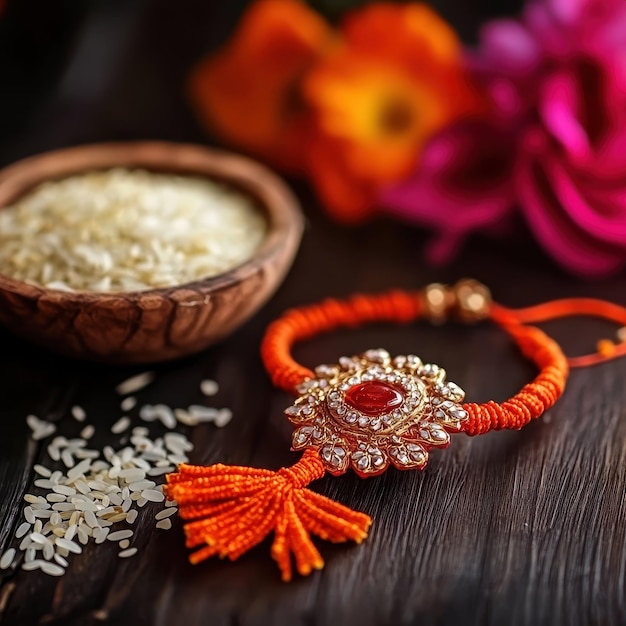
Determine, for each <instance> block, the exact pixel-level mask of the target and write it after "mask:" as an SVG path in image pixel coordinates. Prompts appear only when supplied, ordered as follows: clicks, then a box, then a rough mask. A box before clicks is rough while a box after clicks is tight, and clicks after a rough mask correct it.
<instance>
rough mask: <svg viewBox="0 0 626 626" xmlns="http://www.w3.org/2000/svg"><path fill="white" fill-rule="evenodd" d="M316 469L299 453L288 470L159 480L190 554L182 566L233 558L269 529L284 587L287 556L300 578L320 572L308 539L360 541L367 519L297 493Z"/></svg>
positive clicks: (182, 473) (219, 471)
mask: <svg viewBox="0 0 626 626" xmlns="http://www.w3.org/2000/svg"><path fill="white" fill-rule="evenodd" d="M324 473H325V469H324V466H323V464H322V462H321V460H320V458H319V456H318V454H317V452H315V451H313V450H307V451H306V452H305V453H304V455H303V456H302V458H301V459H300V460H299V461H298V462H297V463H296V464H295V465H293V466H292V467H289V468H282V469H280V470H278V471H277V472H273V471H271V470H265V469H254V468H250V467H240V466H228V465H222V464H217V465H212V466H210V467H201V466H195V465H185V464H183V465H180V466H179V468H178V471H177V472H176V473H173V474H170V475H168V477H167V486H166V493H167V496H168V497H169V498H172V499H174V500H176V501H177V502H178V506H179V512H180V515H181V517H182V518H183V519H185V520H193V521H190V522H188V523H187V524H186V525H185V534H186V537H187V547H188V548H198V547H199V546H202V547H200V548H199V549H198V550H196V551H195V552H193V553H192V554H191V555H190V557H189V560H190V561H191V562H192V563H199V562H200V561H203V560H204V559H207V558H209V557H211V556H214V555H218V556H219V557H221V558H224V557H228V558H229V559H231V560H233V561H234V560H235V559H237V558H239V557H240V556H241V555H242V554H243V553H244V552H247V551H248V550H250V549H251V548H252V547H254V546H255V545H257V544H258V543H260V542H261V541H263V539H265V537H266V536H267V535H268V534H269V533H270V532H271V531H274V543H273V544H272V558H273V559H274V560H275V561H276V563H277V564H278V567H279V568H280V571H281V573H282V578H283V580H284V581H289V580H291V576H292V559H291V557H292V555H293V557H294V559H295V563H296V569H297V570H298V572H299V573H300V574H302V575H307V574H310V573H311V571H313V570H314V569H321V568H322V567H323V566H324V561H323V559H322V557H321V555H320V553H319V552H318V550H317V548H316V547H315V545H314V544H313V542H312V541H311V534H313V535H317V536H318V537H320V538H322V539H326V540H329V541H332V542H342V541H348V540H353V541H356V542H357V543H360V542H361V541H362V540H363V539H365V537H367V530H368V528H369V526H370V523H371V519H370V517H369V516H368V515H365V514H364V513H358V512H356V511H352V510H351V509H349V508H347V507H345V506H343V505H341V504H339V503H337V502H334V501H333V500H330V499H329V498H326V497H324V496H321V495H319V494H317V493H314V492H313V491H310V490H309V489H305V487H306V486H307V485H308V484H309V483H310V482H312V481H314V480H317V479H318V478H321V477H322V476H323V475H324Z"/></svg>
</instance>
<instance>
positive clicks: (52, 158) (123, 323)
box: [0, 142, 303, 363]
mask: <svg viewBox="0 0 626 626" xmlns="http://www.w3.org/2000/svg"><path fill="white" fill-rule="evenodd" d="M85 174H87V175H86V176H85ZM116 177H117V179H118V182H120V181H121V182H123V183H124V184H123V185H122V188H123V189H124V190H125V191H124V192H123V193H122V192H120V193H119V194H117V195H116V193H115V192H114V190H111V189H110V188H109V189H108V190H107V191H106V193H105V192H104V191H102V192H101V193H100V194H94V196H96V198H97V199H96V200H95V201H94V200H93V199H92V200H90V201H89V203H88V204H87V205H86V206H85V205H84V204H82V205H81V203H80V194H84V197H85V198H87V196H89V193H88V190H85V189H80V194H78V195H79V200H76V197H75V196H76V194H74V196H72V193H70V195H69V196H68V195H67V193H68V189H67V187H68V185H69V187H70V192H71V191H72V188H74V189H75V188H76V185H77V184H78V186H79V187H80V186H81V184H83V186H84V183H85V181H91V183H90V184H95V186H96V187H97V185H98V184H100V185H102V186H103V189H105V188H106V187H107V185H108V186H109V187H110V186H111V184H112V181H113V180H114V179H115V178H116ZM150 183H155V186H154V188H159V193H154V194H152V195H149V196H148V200H147V201H146V200H145V198H144V202H143V204H145V206H137V204H138V202H137V200H136V199H135V200H133V194H136V193H137V191H138V188H143V187H145V186H146V185H148V187H150ZM42 184H43V185H44V186H43V187H40V186H41V185H42ZM64 185H65V188H64V187H63V186H64ZM92 186H93V185H92ZM51 190H52V191H54V190H56V192H57V193H56V195H54V194H53V196H52V197H53V198H55V197H56V198H57V199H59V198H61V199H63V200H64V203H65V204H63V203H61V204H57V206H56V209H55V210H56V212H57V213H56V215H54V211H52V213H51V212H50V210H49V209H48V210H45V206H44V205H45V204H46V202H47V203H48V204H50V197H49V194H50V193H51ZM60 191H62V192H63V193H59V192H60ZM29 194H30V195H29ZM63 194H65V196H64V195H63ZM203 194H204V195H203ZM207 194H208V196H207ZM163 195H165V197H166V199H167V200H168V201H167V202H164V201H163ZM118 196H119V197H118ZM72 197H73V198H74V200H73V202H74V205H73V206H72V207H70V208H71V210H69V211H68V210H67V206H68V204H69V205H71V204H72V201H71V200H72ZM181 197H182V200H181ZM207 197H208V198H209V199H210V201H208V204H207V202H206V200H207ZM220 197H222V198H223V200H224V204H225V205H229V206H230V209H232V211H233V213H231V217H233V219H232V220H231V221H232V224H231V225H230V226H231V230H230V231H229V229H228V228H226V226H227V224H225V223H224V219H223V215H226V214H228V211H227V210H224V211H222V209H225V206H220V207H217V210H215V209H216V207H215V206H213V209H214V213H215V215H217V216H219V215H220V214H221V215H222V221H221V223H220V224H219V230H220V232H219V234H218V233H217V232H214V233H213V235H215V236H212V233H211V219H210V218H209V217H208V216H205V217H206V219H203V218H201V217H200V212H201V211H202V207H204V209H205V210H210V205H211V202H215V201H217V199H218V198H220ZM116 198H117V199H118V203H117V204H118V206H117V207H116V203H115V199H116ZM199 198H200V200H199ZM202 198H204V201H202ZM85 202H86V200H85ZM176 202H179V204H180V205H181V206H182V207H183V208H184V210H182V212H181V211H179V209H180V207H178V209H176ZM140 204H141V203H140ZM164 204H165V205H166V206H167V207H169V208H167V210H165V211H164V209H163V206H164ZM14 205H17V206H19V207H20V210H18V211H16V209H15V206H14ZM0 207H4V208H5V209H6V208H8V212H7V213H6V214H4V215H2V214H1V213H0V246H2V250H1V251H0V272H2V273H0V322H1V323H3V324H4V325H5V326H7V327H8V328H10V329H11V330H13V331H14V332H16V333H18V334H20V335H22V336H24V337H26V338H27V339H29V340H30V341H33V342H36V343H39V344H41V345H44V346H46V347H48V348H50V349H53V350H55V351H57V352H61V353H63V354H66V355H70V356H73V357H78V358H87V359H90V360H98V361H107V362H113V363H141V362H144V363H145V362H154V361H162V360H167V359H172V358H177V357H181V356H184V355H187V354H190V353H193V352H197V351H200V350H202V349H204V348H206V347H207V346H208V345H210V344H212V343H214V342H215V341H217V340H219V339H220V338H222V337H224V336H226V335H227V334H229V333H230V332H232V331H233V330H234V329H235V328H237V327H238V326H239V325H240V324H241V323H243V322H244V321H245V320H246V319H248V318H249V317H250V316H251V315H252V314H253V313H254V312H255V311H257V310H258V308H259V307H260V306H262V304H263V303H264V302H265V301H266V300H267V298H269V297H270V296H271V294H272V293H273V292H274V291H275V289H276V288H277V287H278V285H279V284H280V282H281V281H282V279H283V277H284V275H285V273H286V272H287V270H288V269H289V267H290V265H291V263H292V261H293V258H294V256H295V253H296V251H297V248H298V245H299V242H300V238H301V233H302V226H303V220H302V216H301V213H300V210H299V207H298V204H297V201H296V200H295V198H294V197H293V195H292V194H291V192H290V191H289V190H288V189H287V188H286V186H285V185H284V184H283V183H282V181H281V180H280V179H278V178H277V177H276V176H275V175H274V174H272V173H271V172H269V171H268V170H266V169H265V168H263V167H262V166H261V165H259V164H257V163H255V162H253V161H250V160H248V159H245V158H243V157H239V156H236V155H231V154H227V153H222V152H216V151H213V150H209V149H206V148H203V147H199V146H193V145H184V144H168V143H158V142H141V143H130V144H128V143H127V144H100V145H92V146H81V147H77V148H70V149H66V150H59V151H56V152H51V153H47V154H43V155H39V156H35V157H31V158H29V159H25V160H23V161H20V162H18V163H16V164H14V165H11V166H9V167H7V168H5V169H4V170H2V171H1V172H0ZM9 207H13V208H9ZM90 207H91V210H92V211H93V212H94V215H95V216H97V217H95V218H94V220H92V221H91V222H90V220H89V218H88V213H89V210H90ZM94 207H95V208H94ZM172 207H174V208H172ZM151 208H154V210H155V211H156V212H157V213H158V212H159V211H160V212H161V213H163V212H165V214H166V215H165V219H162V218H163V215H161V217H160V218H154V216H153V219H150V209H151ZM177 211H178V213H177ZM220 211H221V213H220ZM18 217H19V219H18ZM111 217H114V219H115V220H118V223H117V224H114V225H113V227H112V226H111V223H110V222H107V219H109V218H111ZM216 219H219V217H218V218H216ZM20 220H22V223H21V224H20ZM189 221H192V222H194V228H192V229H190V228H189V225H188V222H189ZM55 225H56V228H55ZM217 226H218V225H217V224H216V229H217ZM160 229H162V233H163V235H162V237H158V234H159V231H160ZM144 231H145V232H144ZM74 233H75V234H76V237H74ZM146 233H147V234H146ZM237 233H238V234H237ZM204 235H206V236H204ZM24 237H25V239H24ZM74 238H76V239H77V241H74ZM186 238H187V240H188V242H189V244H190V245H189V248H186V246H185V245H184V244H185V240H186ZM228 240H230V244H231V245H230V247H229V241H228ZM42 242H43V243H42ZM194 242H195V243H194ZM44 244H45V245H44ZM219 250H224V251H225V252H224V253H223V254H220V253H219ZM133 254H134V255H135V256H136V258H137V263H136V264H135V265H133V263H132V262H131V261H132V255H133ZM125 264H126V267H124V265H125ZM121 269H124V271H121ZM210 274H213V275H212V276H211V275H210Z"/></svg>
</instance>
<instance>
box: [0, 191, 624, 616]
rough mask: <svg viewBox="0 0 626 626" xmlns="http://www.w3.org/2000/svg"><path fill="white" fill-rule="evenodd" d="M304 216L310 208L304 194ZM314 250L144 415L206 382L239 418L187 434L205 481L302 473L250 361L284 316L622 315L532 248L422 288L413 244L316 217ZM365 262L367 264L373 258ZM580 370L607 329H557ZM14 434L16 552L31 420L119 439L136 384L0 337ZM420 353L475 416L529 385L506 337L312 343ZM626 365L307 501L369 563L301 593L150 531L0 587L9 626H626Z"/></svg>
mask: <svg viewBox="0 0 626 626" xmlns="http://www.w3.org/2000/svg"><path fill="white" fill-rule="evenodd" d="M302 197H303V198H305V199H306V193H303V194H302ZM307 209H308V214H309V215H310V216H311V219H310V224H309V228H308V231H307V234H306V236H305V243H304V247H303V249H302V251H301V254H300V255H299V257H298V260H297V262H296V265H295V267H294V269H293V271H292V273H291V274H290V276H289V279H288V280H287V282H286V283H285V284H284V286H283V287H282V289H281V290H280V292H279V294H278V296H277V297H276V298H275V299H274V300H273V301H272V302H271V304H270V305H269V306H267V307H266V308H265V309H264V310H263V311H262V313H261V314H260V315H258V316H257V317H256V318H255V319H254V320H253V321H251V322H250V323H248V324H247V325H246V326H244V327H243V328H242V329H241V330H239V331H238V332H237V333H236V334H235V335H233V336H232V337H230V338H229V339H228V340H226V341H224V342H223V343H221V344H220V345H219V346H216V347H214V348H213V349H210V350H209V351H207V352H205V353H203V354H201V355H199V356H196V357H193V358H189V359H187V360H184V361H179V362H175V363H171V364H168V365H165V366H161V367H160V368H158V370H157V371H158V379H157V382H156V384H154V385H153V386H152V387H150V388H148V389H146V390H145V391H144V392H142V393H141V394H140V399H141V401H144V402H157V401H164V402H167V403H169V404H171V405H172V406H185V405H186V404H188V403H191V402H195V401H197V400H199V399H200V395H199V391H198V384H199V382H200V380H201V379H202V378H204V377H214V378H215V379H216V380H218V381H219V383H220V386H221V390H220V393H219V395H218V396H217V397H216V398H215V403H216V405H219V406H229V407H231V408H232V409H233V410H234V419H233V421H232V422H231V423H230V424H229V425H228V426H227V427H226V428H225V429H223V430H217V429H215V428H214V427H213V426H211V425H205V426H201V427H197V428H195V429H192V430H189V431H187V435H188V436H189V437H190V439H191V440H192V441H193V442H194V444H195V446H196V449H195V451H194V452H193V456H192V460H193V461H194V462H197V463H213V462H218V461H221V462H227V463H241V464H253V465H256V466H260V467H270V468H277V467H279V466H280V465H281V464H285V463H290V462H293V461H294V460H295V458H296V455H294V454H292V453H290V452H289V451H288V448H289V435H290V431H291V428H290V426H289V425H288V423H287V421H286V419H285V418H284V417H283V416H282V414H281V411H282V409H283V408H284V407H285V406H286V405H287V402H288V398H287V397H286V396H285V395H284V394H283V393H281V392H278V391H277V390H275V389H272V387H271V386H270V384H269V382H268V378H267V376H266V375H265V373H264V371H263V369H262V367H261V364H260V361H259V357H258V350H257V349H258V344H259V340H260V338H261V336H262V333H263V329H264V327H265V325H266V324H267V322H268V321H269V320H270V319H271V318H272V317H274V316H275V315H276V314H277V313H279V312H280V311H282V310H283V309H284V308H286V307H288V306H290V305H293V304H298V303H304V302H308V301H311V300H315V299H318V298H321V297H324V296H327V295H344V294H348V293H350V292H352V291H355V290H362V291H374V290H381V289H385V288H388V287H389V286H392V285H393V286H399V287H415V286H417V285H420V284H423V283H424V282H426V281H430V280H433V279H442V280H451V279H454V278H456V277H458V276H459V275H468V274H470V275H473V276H477V277H478V278H480V279H481V280H484V281H486V282H487V283H488V284H490V285H491V286H492V288H493V290H494V292H495V295H496V297H497V298H498V299H499V300H500V301H502V302H504V303H506V304H510V305H518V304H526V303H532V302H536V301H540V300H543V299H545V298H549V297H554V296H565V295H576V294H578V295H582V294H585V295H595V296H604V297H608V298H613V299H616V300H618V301H621V302H623V303H624V302H625V301H626V299H625V298H624V294H623V292H620V291H619V286H620V285H621V284H623V278H622V279H615V280H614V281H611V282H607V283H604V284H594V285H583V284H579V283H577V282H575V281H573V280H572V279H568V278H566V277H564V276H562V275H561V274H560V273H559V272H558V271H556V270H554V269H551V268H550V266H548V265H547V264H546V263H545V262H539V259H540V255H539V253H538V252H537V251H536V250H535V249H534V248H532V246H531V244H530V243H529V242H521V243H520V245H519V248H517V249H511V248H510V247H508V246H504V245H500V244H494V243H492V242H487V241H480V242H476V244H475V245H473V246H471V247H470V249H468V251H467V253H466V254H465V255H464V256H463V257H462V259H461V260H460V261H459V262H458V263H457V264H456V265H455V266H454V267H451V268H448V269H446V270H445V271H444V272H434V271H430V270H426V269H425V268H424V267H423V265H422V263H421V262H420V258H419V255H418V254H416V241H417V242H421V241H420V235H419V233H418V232H416V231H412V230H411V229H407V228H404V227H400V226H397V225H394V224H392V223H388V222H384V221H380V222H377V223H376V224H372V225H370V226H367V227H364V228H362V229H359V230H356V231H352V230H350V231H348V230H343V229H340V228H337V227H336V226H333V225H332V224H331V223H329V222H328V221H327V220H326V219H325V218H324V217H323V216H321V215H320V214H319V212H318V210H317V208H316V207H314V206H313V205H311V204H309V206H308V207H307ZM367 250H372V251H373V252H372V253H371V254H365V251H367ZM547 328H548V330H549V331H550V332H552V333H553V334H554V335H555V336H557V337H558V338H559V340H561V341H562V342H563V344H564V346H565V347H566V349H567V350H568V352H569V353H572V354H574V353H582V352H584V351H586V350H589V349H593V345H594V342H595V339H596V338H597V337H599V336H603V335H605V334H606V333H607V332H608V331H609V328H607V327H605V325H604V324H600V323H597V322H593V321H589V320H585V321H574V322H562V323H560V322H559V323H555V324H551V325H550V326H548V327H547ZM3 346H4V350H3V356H2V360H1V362H0V370H1V375H2V380H3V386H2V387H3V389H2V404H1V406H2V407H3V415H2V422H3V436H2V438H1V440H0V458H1V461H0V490H1V495H2V502H3V506H2V513H1V515H2V518H1V520H0V521H1V530H0V545H1V546H2V549H4V548H6V547H8V546H9V545H10V542H11V537H12V534H13V532H14V530H15V528H16V524H17V523H18V522H17V520H18V516H17V514H18V512H19V510H20V508H21V502H20V501H21V497H22V495H23V493H24V492H25V491H27V490H29V489H30V485H31V483H32V480H33V475H32V472H31V467H32V465H33V463H35V462H37V461H42V462H47V461H46V455H45V452H44V450H43V446H41V445H38V444H35V443H33V442H31V441H29V439H28V431H27V427H26V425H25V423H24V417H25V415H26V414H27V413H29V412H32V413H35V414H37V415H40V416H43V417H47V418H48V419H52V420H55V421H58V423H59V429H60V430H63V431H64V432H69V433H70V434H73V431H77V430H78V428H79V427H78V425H77V424H76V423H75V422H74V421H73V420H72V419H71V418H70V417H68V408H69V407H70V406H71V405H72V404H74V403H78V404H81V405H83V406H84V407H85V408H86V410H87V413H88V415H89V418H88V421H89V422H90V423H93V424H94V425H95V426H96V428H97V431H98V435H97V437H98V438H97V439H96V443H97V444H99V445H103V444H104V443H106V442H110V441H115V439H114V438H113V439H111V437H113V436H112V435H110V434H108V429H109V427H110V425H111V424H112V423H113V421H115V419H117V417H119V415H120V412H119V409H118V405H117V398H116V396H115V393H114V392H113V386H114V385H115V383H117V382H119V381H120V380H121V379H122V378H124V377H125V376H126V375H128V374H129V373H132V372H134V371H137V370H127V369H124V370H120V369H115V368H106V367H104V366H100V367H98V366H85V365H84V364H78V363H75V362H72V361H69V360H68V361H64V360H60V359H59V358H58V357H54V356H51V355H49V354H47V353H44V352H41V351H38V350H36V349H34V348H31V347H29V346H27V345H25V344H22V343H21V342H19V341H18V340H16V339H14V338H12V337H10V336H8V335H5V336H3ZM375 346H385V347H387V348H388V349H389V350H391V351H392V352H404V351H407V350H411V351H414V352H415V353H417V354H419V355H421V356H422V357H423V358H424V359H428V360H434V361H435V362H439V363H440V364H442V365H443V366H444V367H446V368H447V369H448V372H449V375H450V377H451V379H452V380H455V381H457V382H459V384H461V385H463V386H464V387H465V389H466V390H467V393H468V398H469V399H472V400H478V401H484V400H487V399H490V398H495V399H497V400H502V399H504V398H506V397H507V396H508V395H510V394H511V393H513V392H514V391H516V390H517V388H518V387H519V386H521V385H522V384H523V383H524V382H525V381H526V380H527V379H528V378H529V376H531V375H532V373H533V370H532V367H531V366H530V365H528V364H526V363H524V362H523V361H522V359H521V358H520V357H519V355H518V354H517V353H516V351H515V349H514V347H513V346H512V344H511V342H510V341H509V339H508V338H507V337H506V336H505V335H503V334H501V333H500V332H499V331H498V330H496V329H494V328H492V327H491V326H489V325H488V324H480V325H478V326H475V327H463V326H445V327H440V328H433V327H431V326H429V325H427V324H422V323H420V324H415V325H411V326H406V327H397V328H396V327H387V326H380V327H370V328H366V329H361V330H357V331H353V332H341V333H336V334H332V335H328V336H324V337H320V338H319V339H318V340H315V341H311V342H309V343H307V344H303V345H302V346H301V347H300V348H299V349H298V357H299V358H300V359H301V360H302V361H303V362H305V363H306V364H309V365H314V364H317V363H320V362H328V361H332V360H334V359H335V358H337V357H338V356H340V355H342V354H349V353H353V352H355V351H360V350H362V349H366V348H368V347H375ZM625 376H626V361H625V360H620V361H616V362H614V363H610V364H605V365H601V366H598V367H595V368H591V369H587V370H580V371H575V372H574V373H573V375H572V377H571V382H570V385H569V387H568V389H567V391H566V393H565V396H564V397H563V398H562V400H561V401H560V402H559V403H558V404H557V405H556V407H555V408H554V409H553V410H552V411H550V412H549V413H548V414H547V415H546V416H545V417H544V418H543V419H542V420H540V421H539V422H537V423H535V424H532V425H530V426H528V427H527V428H526V429H524V430H523V431H520V432H506V433H493V434H489V435H485V436H482V437H477V438H474V439H470V438H469V437H467V436H465V435H457V436H455V437H454V438H453V443H452V445H451V447H450V448H449V449H448V450H447V451H443V452H440V453H437V452H435V453H433V455H432V460H431V463H430V465H429V466H428V468H427V469H426V471H424V472H423V473H418V472H406V473H401V472H397V471H393V470H391V471H388V472H387V473H386V474H384V475H383V476H381V477H379V478H374V479H369V480H359V479H357V478H356V477H355V476H353V475H352V474H350V475H347V476H346V477H343V478H338V479H334V478H327V479H323V480H321V481H319V482H318V483H316V484H315V486H314V487H315V489H317V490H319V491H320V492H321V493H324V494H326V495H329V496H331V497H333V498H337V499H338V500H339V501H341V502H343V503H345V504H347V505H349V506H351V507H354V508H356V509H359V510H363V511H365V512H367V513H369V514H371V515H372V516H373V518H374V525H373V528H372V531H371V534H370V537H369V538H368V539H367V540H366V542H365V543H364V544H362V545H361V546H353V545H342V546H331V545H328V544H324V543H323V542H322V543H320V544H319V545H320V546H321V551H322V554H323V555H324V557H325V559H326V561H327V565H326V569H325V570H323V571H322V572H319V573H316V574H315V575H313V576H311V577H310V578H308V579H297V580H296V581H295V582H293V583H292V584H289V585H285V584H283V583H281V582H280V580H279V576H278V573H277V571H276V569H275V566H274V564H273V562H272V561H271V559H270V558H269V553H268V552H269V545H268V544H267V543H266V544H264V545H262V546H260V547H258V548H257V549H255V550H254V551H253V552H252V553H251V554H249V555H246V556H245V557H243V558H242V559H241V560H240V561H238V562H237V563H234V564H233V563H229V562H222V561H219V560H215V561H212V562H208V563H205V564H202V565H200V566H196V567H193V566H191V565H189V564H188V563H187V562H186V552H185V549H184V547H183V545H182V544H183V536H182V530H181V525H180V523H179V521H178V520H177V521H176V523H175V525H174V529H173V530H172V531H170V532H169V533H163V532H160V531H155V530H153V520H152V519H151V517H152V515H151V514H149V513H148V512H146V513H145V514H142V516H140V519H139V521H138V522H137V524H138V536H137V545H138V546H139V547H140V553H139V554H138V555H137V556H136V557H134V558H133V559H130V560H127V561H122V560H120V559H118V558H117V556H116V552H117V551H116V549H115V547H114V546H108V545H104V546H90V547H89V549H88V550H86V552H85V553H84V554H83V555H81V556H80V557H77V558H74V559H72V561H71V565H70V568H69V570H68V572H67V574H66V576H65V577H63V578H61V579H52V578H48V577H46V576H44V575H40V574H39V573H32V572H22V571H19V570H18V571H17V572H16V573H15V574H10V575H6V574H5V575H3V580H2V591H1V592H0V595H1V594H9V593H10V596H9V597H8V600H7V604H6V608H5V609H4V611H3V613H2V619H1V621H0V623H1V624H3V625H4V624H9V625H11V624H20V625H22V624H37V623H48V624H68V625H83V624H97V623H103V622H104V623H108V624H159V625H166V624H168V625H169V624H181V623H185V624H187V625H189V626H192V625H196V624H197V625H203V624H215V625H218V624H245V625H246V626H247V625H250V626H252V625H256V624H263V625H265V624H306V625H313V624H315V625H317V624H330V623H335V622H336V623H342V624H352V623H358V624H362V625H366V624H372V625H374V624H376V625H383V624H417V623H419V624H446V625H447V624H450V625H453V624H487V623H488V624H528V625H540V624H572V625H574V624H581V625H583V624H620V623H623V622H624V621H625V620H626V607H625V603H626V597H625V595H624V582H625V581H624V572H625V568H626V540H625V539H626V519H625V516H626V508H625V507H624V502H623V494H624V489H625V486H626V485H625V482H626V471H625V465H624V456H625V452H624V450H625V446H624V442H625V441H626V419H625V418H626V415H624V413H625V408H624V407H625V406H626V390H625V386H624V384H623V380H624V377H625Z"/></svg>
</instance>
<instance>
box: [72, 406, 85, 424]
mask: <svg viewBox="0 0 626 626" xmlns="http://www.w3.org/2000/svg"><path fill="white" fill-rule="evenodd" d="M71 413H72V417H73V418H74V419H75V420H76V421H77V422H84V421H85V418H86V417H87V413H85V409H83V407H82V406H73V407H72V409H71Z"/></svg>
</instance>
